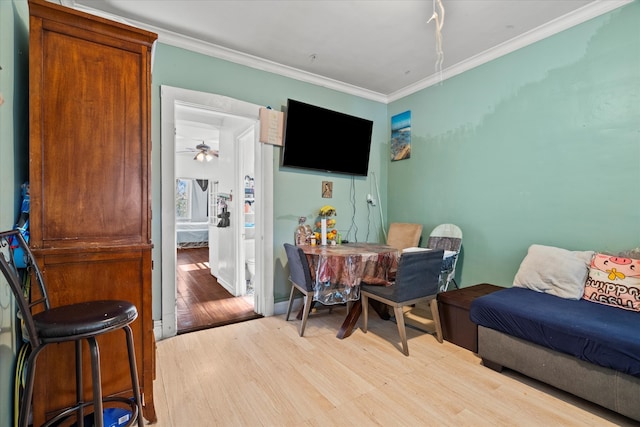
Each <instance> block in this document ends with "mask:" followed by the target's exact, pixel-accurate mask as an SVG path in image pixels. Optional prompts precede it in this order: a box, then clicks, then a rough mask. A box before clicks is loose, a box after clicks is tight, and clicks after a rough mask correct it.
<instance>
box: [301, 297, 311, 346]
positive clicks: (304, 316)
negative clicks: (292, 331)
mask: <svg viewBox="0 0 640 427" xmlns="http://www.w3.org/2000/svg"><path fill="white" fill-rule="evenodd" d="M312 305H313V295H312V294H311V293H307V294H305V296H304V313H302V323H301V324H300V336H303V335H304V328H305V327H306V326H307V319H308V318H309V312H310V311H311V306H312Z"/></svg>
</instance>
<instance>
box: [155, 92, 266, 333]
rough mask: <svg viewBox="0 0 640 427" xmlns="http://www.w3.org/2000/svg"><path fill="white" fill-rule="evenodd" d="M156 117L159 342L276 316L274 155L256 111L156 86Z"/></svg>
mask: <svg viewBox="0 0 640 427" xmlns="http://www.w3.org/2000/svg"><path fill="white" fill-rule="evenodd" d="M161 108H162V115H161V116H162V200H163V202H162V230H163V231H162V313H163V314H162V336H163V338H165V337H169V336H173V335H175V334H177V333H184V332H189V331H192V330H198V329H204V328H207V327H213V326H217V325H220V324H226V323H233V322H235V321H240V320H244V319H246V318H247V317H260V316H263V315H267V316H268V315H271V314H273V265H272V261H271V260H272V259H273V258H272V257H273V255H272V252H273V248H272V245H271V241H272V238H271V236H272V235H273V234H272V233H273V231H272V222H273V220H272V217H273V213H272V212H273V202H272V199H273V190H272V181H273V175H272V174H273V147H271V146H267V145H266V144H261V143H259V142H258V138H257V135H258V134H259V120H258V115H259V108H260V106H258V105H254V104H248V103H245V102H243V101H239V100H235V99H231V98H227V97H223V96H220V95H215V94H209V93H203V92H195V91H190V90H186V89H179V88H172V87H169V86H162V91H161ZM248 192H250V197H249V199H247V196H246V195H247V194H248ZM247 203H248V204H247ZM247 206H248V207H249V209H247ZM247 227H249V228H247ZM248 237H250V238H252V239H254V240H253V241H254V242H259V244H255V243H254V244H255V249H254V251H252V252H251V253H252V254H254V255H251V256H249V254H248V253H247V245H246V242H245V239H246V238H248ZM248 258H251V259H252V261H253V262H255V264H253V265H255V267H254V268H253V269H252V274H251V275H250V274H249V273H248V270H249V269H248V268H247V265H248V264H250V263H249V262H248ZM249 279H250V282H251V283H250V284H249V283H248V280H249ZM249 291H251V292H249ZM234 316H235V318H234Z"/></svg>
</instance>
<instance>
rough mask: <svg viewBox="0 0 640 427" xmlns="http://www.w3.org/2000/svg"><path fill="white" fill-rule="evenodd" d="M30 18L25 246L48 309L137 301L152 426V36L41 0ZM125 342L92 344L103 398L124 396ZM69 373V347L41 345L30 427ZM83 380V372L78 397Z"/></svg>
mask: <svg viewBox="0 0 640 427" xmlns="http://www.w3.org/2000/svg"><path fill="white" fill-rule="evenodd" d="M29 13H30V21H29V24H30V29H29V30H30V39H29V42H30V44H29V86H30V87H29V102H30V105H29V108H30V147H29V150H30V157H29V162H30V164H29V166H30V173H29V178H30V186H31V187H30V192H31V213H30V219H31V224H30V231H31V241H30V245H31V247H32V249H33V251H34V253H35V255H36V257H37V259H38V262H39V263H40V265H41V266H42V269H43V272H44V275H45V280H46V282H47V285H48V289H49V292H50V298H51V303H52V305H53V306H56V305H60V304H66V303H74V302H81V301H87V300H98V299H125V300H128V301H131V302H133V303H134V304H135V305H136V306H137V308H138V312H139V316H138V319H137V320H136V321H135V322H134V323H133V324H132V328H133V333H134V337H135V345H136V355H137V362H138V371H139V375H140V384H141V387H142V392H143V398H144V402H143V405H144V417H145V418H146V419H147V420H148V421H151V422H153V421H155V420H156V414H155V409H154V405H153V380H154V377H155V340H154V336H153V321H152V313H151V308H152V303H151V269H152V261H151V249H152V244H151V190H150V186H151V181H150V154H151V153H150V151H151V141H150V135H149V132H150V108H151V107H150V85H151V75H150V64H151V48H152V44H153V43H154V41H155V40H156V38H157V36H156V34H153V33H151V32H148V31H144V30H141V29H137V28H132V27H130V26H127V25H123V24H121V23H116V22H112V21H109V20H106V19H103V18H99V17H95V16H92V15H89V14H85V13H81V12H78V11H75V10H72V9H70V8H66V7H62V6H59V5H57V4H53V3H50V2H46V1H44V0H29ZM124 339H125V338H124V334H120V333H119V332H115V333H110V334H107V335H105V336H102V337H100V339H99V343H100V352H101V366H102V382H103V390H104V393H105V395H115V394H124V395H127V394H130V393H131V390H130V389H131V385H130V379H129V376H128V364H127V357H126V346H125V344H124V342H125V341H124ZM85 357H87V360H88V351H87V355H86V356H85ZM85 365H88V363H86V364H85ZM85 368H88V366H85ZM73 369H74V356H73V346H72V345H69V346H67V345H59V346H49V347H47V348H46V349H45V350H44V352H43V354H42V355H41V356H40V358H39V362H38V367H37V373H36V385H35V390H34V414H33V415H34V425H40V424H42V422H44V420H45V419H47V418H50V417H51V416H52V415H53V414H55V412H56V411H57V410H59V409H60V408H63V407H64V406H67V405H68V404H70V403H71V402H73V401H74V400H75V391H74V387H75V380H74V374H73ZM90 378H91V376H90V372H89V370H88V369H87V372H86V373H85V380H86V384H85V396H91V389H90V383H89V380H90Z"/></svg>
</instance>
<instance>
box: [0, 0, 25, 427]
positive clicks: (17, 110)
mask: <svg viewBox="0 0 640 427" xmlns="http://www.w3.org/2000/svg"><path fill="white" fill-rule="evenodd" d="M28 21H29V17H28V9H27V3H26V1H17V0H16V1H13V0H12V1H7V0H0V67H2V70H0V93H2V96H3V97H4V104H2V105H0V201H1V202H0V230H8V229H11V228H13V225H14V224H15V222H16V219H17V218H18V210H19V206H20V184H22V183H23V182H24V181H26V180H27V179H28V176H29V171H28V129H29V127H28V123H29V104H28V96H29V88H28V86H29V71H28V61H29V55H28V53H29V43H28V42H29V32H28ZM9 295H11V290H10V289H9V286H8V285H7V283H6V282H5V281H4V278H2V279H0V426H9V425H12V423H13V383H14V377H13V376H14V365H15V354H16V349H17V346H16V334H15V324H14V319H15V317H14V316H15V304H14V303H13V298H11V297H10V296H9Z"/></svg>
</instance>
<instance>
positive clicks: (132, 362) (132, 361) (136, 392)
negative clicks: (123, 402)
mask: <svg viewBox="0 0 640 427" xmlns="http://www.w3.org/2000/svg"><path fill="white" fill-rule="evenodd" d="M124 332H125V334H126V336H127V353H128V354H129V370H130V372H131V386H132V388H133V398H134V399H135V400H136V406H137V407H138V427H144V420H143V419H142V396H141V395H140V383H139V381H138V367H137V365H136V351H135V347H134V342H133V332H132V331H131V328H130V327H129V325H126V326H125V327H124Z"/></svg>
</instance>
